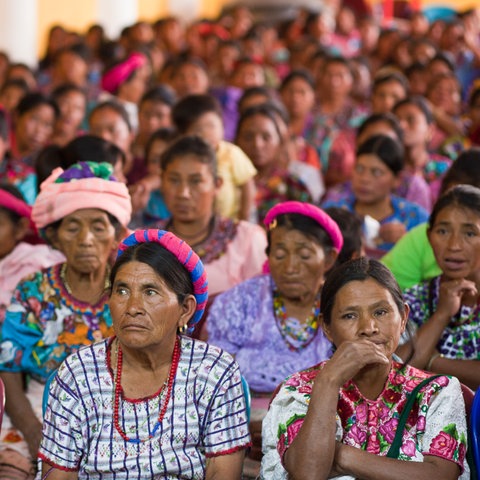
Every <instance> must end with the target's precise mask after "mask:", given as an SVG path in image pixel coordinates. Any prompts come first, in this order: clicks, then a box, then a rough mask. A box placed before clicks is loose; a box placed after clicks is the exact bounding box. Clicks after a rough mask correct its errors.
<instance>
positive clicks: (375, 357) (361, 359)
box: [315, 339, 390, 388]
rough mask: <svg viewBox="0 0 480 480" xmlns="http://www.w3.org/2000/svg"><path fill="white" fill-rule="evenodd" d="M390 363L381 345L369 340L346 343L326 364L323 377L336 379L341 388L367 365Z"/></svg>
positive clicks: (322, 372)
mask: <svg viewBox="0 0 480 480" xmlns="http://www.w3.org/2000/svg"><path fill="white" fill-rule="evenodd" d="M389 363H390V360H389V359H388V357H387V356H386V355H385V353H384V351H383V348H382V347H381V346H380V345H377V344H375V343H373V342H371V341H370V340H367V339H362V340H358V341H346V342H343V343H342V344H341V345H340V346H339V347H338V349H337V350H336V352H335V353H334V354H333V355H332V358H331V359H330V360H329V361H328V362H327V363H326V364H325V366H324V367H323V369H322V370H321V375H322V376H328V377H330V378H333V379H335V384H336V385H337V386H338V388H340V387H341V386H342V385H343V384H344V383H345V382H347V381H348V380H350V379H351V378H353V377H355V375H357V373H358V372H360V370H362V368H364V367H366V366H367V365H375V364H383V365H388V364H389ZM315 383H317V382H315Z"/></svg>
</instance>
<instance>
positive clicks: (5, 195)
mask: <svg viewBox="0 0 480 480" xmlns="http://www.w3.org/2000/svg"><path fill="white" fill-rule="evenodd" d="M0 207H3V208H6V209H7V210H11V211H12V212H15V213H16V214H17V215H20V216H21V217H26V218H28V219H29V220H30V219H31V216H32V207H31V206H30V205H27V203H25V202H24V201H23V200H20V199H19V198H17V197H15V195H12V194H11V193H9V192H7V191H5V190H0Z"/></svg>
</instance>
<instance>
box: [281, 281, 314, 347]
mask: <svg viewBox="0 0 480 480" xmlns="http://www.w3.org/2000/svg"><path fill="white" fill-rule="evenodd" d="M273 312H274V314H275V323H276V324H277V327H278V330H279V331H280V333H281V335H282V337H283V339H284V340H285V343H286V344H287V346H288V349H289V350H291V351H300V350H303V349H304V348H306V347H307V346H308V345H310V343H311V342H312V340H313V339H314V338H315V336H316V334H317V331H318V316H319V315H320V295H317V296H316V297H315V302H314V303H313V306H312V313H311V314H310V315H309V316H308V318H307V320H306V322H305V323H304V324H300V325H299V326H298V327H296V328H295V327H294V326H293V325H292V323H291V322H289V321H288V318H287V312H286V309H285V304H284V302H283V298H282V297H281V295H280V294H279V293H278V290H276V289H275V290H274V291H273Z"/></svg>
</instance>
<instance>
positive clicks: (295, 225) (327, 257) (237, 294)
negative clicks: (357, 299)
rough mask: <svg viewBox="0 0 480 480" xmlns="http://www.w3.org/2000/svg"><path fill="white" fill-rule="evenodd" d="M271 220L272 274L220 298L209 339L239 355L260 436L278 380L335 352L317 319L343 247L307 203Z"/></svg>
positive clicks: (282, 207) (280, 209) (279, 211)
mask: <svg viewBox="0 0 480 480" xmlns="http://www.w3.org/2000/svg"><path fill="white" fill-rule="evenodd" d="M264 223H265V226H266V228H267V236H268V247H267V254H268V266H269V270H270V272H269V273H268V274H265V275H261V276H257V277H254V278H252V279H250V280H247V281H245V282H243V283H241V284H239V285H237V286H236V287H234V288H232V289H231V290H228V291H226V292H224V293H222V294H221V295H219V296H218V297H217V298H216V299H215V301H214V302H213V304H212V306H211V308H210V311H209V315H208V319H207V330H208V341H209V342H211V343H212V344H214V345H217V346H219V347H221V348H223V349H224V350H226V351H227V352H229V353H231V354H232V355H235V358H236V359H237V361H238V363H239V365H240V367H241V369H242V374H243V376H244V377H245V379H246V380H247V382H248V384H249V386H250V388H251V390H252V395H253V397H254V398H253V402H252V434H253V435H255V434H256V433H258V434H259V433H260V431H261V425H260V422H261V420H262V418H263V416H264V415H265V413H266V408H267V406H268V400H269V398H270V394H271V393H272V392H273V391H274V390H275V388H276V387H277V385H278V384H279V383H280V382H281V381H282V380H283V379H284V378H285V377H286V376H287V375H290V374H291V373H293V372H294V371H297V370H299V369H300V368H306V367H307V366H309V365H313V364H314V363H318V362H319V361H321V360H325V359H327V358H329V357H330V355H331V353H332V352H331V345H330V342H329V341H328V340H327V339H326V338H325V336H324V335H323V332H322V331H321V330H320V329H319V324H318V316H319V314H320V291H321V289H322V285H323V280H324V274H325V272H327V271H328V270H329V269H330V268H331V267H332V265H333V264H334V263H335V260H336V258H337V255H338V253H339V252H340V250H341V248H342V245H343V237H342V234H341V232H340V229H339V228H338V225H337V224H336V223H335V222H334V221H333V220H332V219H331V218H330V217H329V216H328V215H327V214H326V213H325V212H323V211H322V210H321V209H320V208H318V207H316V206H314V205H311V204H308V203H300V202H294V201H290V202H284V203H279V204H278V205H276V206H275V207H273V208H272V209H271V210H270V211H269V212H268V213H267V216H266V217H265V222H264ZM255 440H256V438H255V437H254V446H255ZM259 443H260V442H259ZM258 447H260V444H259V445H258ZM258 450H259V451H258V452H257V453H258V454H259V453H260V448H259V449H258ZM254 456H255V455H254ZM257 458H258V455H257Z"/></svg>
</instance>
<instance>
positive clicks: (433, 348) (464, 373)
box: [397, 279, 480, 390]
mask: <svg viewBox="0 0 480 480" xmlns="http://www.w3.org/2000/svg"><path fill="white" fill-rule="evenodd" d="M477 294H478V292H477V288H476V286H475V284H474V283H473V282H472V281H470V280H465V279H460V280H459V279H457V280H447V281H442V282H441V284H440V295H439V300H438V305H437V309H436V311H435V313H434V314H433V315H432V316H431V317H430V318H429V319H428V320H427V321H426V322H425V323H424V324H423V325H422V326H421V327H420V328H419V329H418V330H417V332H416V335H415V354H414V356H413V358H412V359H411V360H410V361H409V363H410V364H411V365H413V366H414V367H417V368H422V369H429V370H431V371H433V372H436V373H443V374H446V375H453V376H455V377H457V378H458V379H459V380H460V382H462V383H464V384H465V385H468V386H469V387H470V388H472V389H474V390H475V389H476V388H477V387H478V386H479V385H480V369H479V368H478V365H479V363H478V361H476V360H454V359H448V358H441V357H439V356H438V357H436V358H435V359H434V360H433V361H432V362H431V363H430V359H431V358H432V356H433V355H435V354H436V353H438V352H437V344H438V341H439V340H440V338H441V336H442V333H443V331H444V330H445V328H446V327H447V325H448V324H449V323H450V320H451V318H452V317H453V316H454V315H455V314H456V313H457V312H458V311H459V310H460V307H461V306H462V305H463V304H469V303H472V302H474V301H476V296H477ZM410 348H411V347H410V345H408V344H406V345H402V346H400V347H399V348H398V349H397V353H398V354H399V355H400V357H401V358H405V357H406V356H407V355H408V354H409V350H410ZM429 363H430V365H429Z"/></svg>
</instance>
